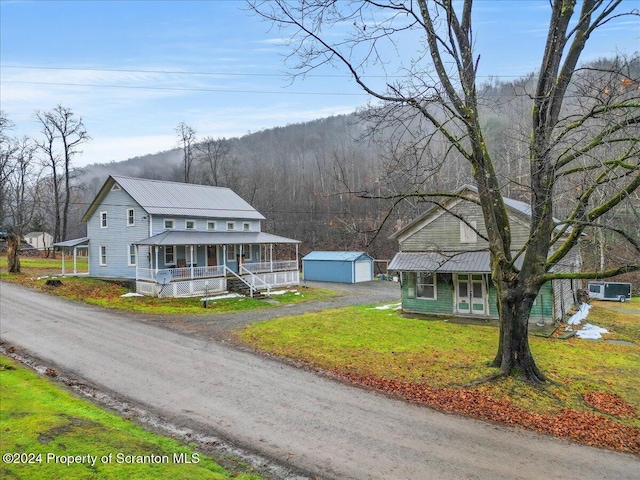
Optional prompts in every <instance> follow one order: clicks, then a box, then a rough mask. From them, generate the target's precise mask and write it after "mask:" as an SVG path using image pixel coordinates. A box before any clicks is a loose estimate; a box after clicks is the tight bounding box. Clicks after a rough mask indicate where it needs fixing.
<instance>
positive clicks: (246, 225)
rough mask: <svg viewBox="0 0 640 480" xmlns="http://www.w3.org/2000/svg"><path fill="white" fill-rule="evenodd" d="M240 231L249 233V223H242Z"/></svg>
mask: <svg viewBox="0 0 640 480" xmlns="http://www.w3.org/2000/svg"><path fill="white" fill-rule="evenodd" d="M242 230H244V231H245V232H250V231H251V223H249V222H244V223H243V224H242Z"/></svg>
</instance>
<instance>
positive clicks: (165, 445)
mask: <svg viewBox="0 0 640 480" xmlns="http://www.w3.org/2000/svg"><path fill="white" fill-rule="evenodd" d="M0 393H1V397H2V402H0V424H1V425H2V427H1V428H2V433H1V434H0V451H1V453H2V454H7V453H14V454H27V455H29V457H25V459H29V460H31V461H32V462H33V463H30V464H29V463H27V464H17V463H7V462H6V461H4V462H2V463H1V464H0V477H1V478H7V479H9V478H17V479H25V480H27V479H28V480H30V479H65V480H66V479H127V480H129V479H140V480H143V479H149V480H155V479H159V478H176V479H188V478H198V479H217V480H222V479H230V478H237V479H241V480H256V479H259V478H260V477H258V476H257V475H253V474H247V473H236V472H228V471H226V470H224V469H223V468H222V467H221V466H220V465H218V464H217V463H215V462H214V461H213V460H211V459H210V458H208V457H206V456H204V455H202V454H198V453H197V452H195V451H194V450H193V449H192V448H190V447H189V446H185V445H183V444H181V443H179V442H178V441H176V440H173V439H170V438H166V437H162V436H159V435H156V434H152V433H150V432H147V431H146V430H144V429H142V428H141V427H139V426H137V425H135V424H134V423H132V422H131V421H128V420H125V419H123V418H120V417H118V416H116V415H114V414H112V413H109V412H107V411H105V410H102V409H100V408H98V407H96V406H95V405H93V404H91V403H89V402H87V401H85V400H81V399H79V398H76V397H75V396H73V395H71V394H70V393H69V392H67V391H65V390H62V389H61V388H60V387H58V386H57V385H55V384H53V383H52V382H50V381H48V380H47V379H45V378H41V377H39V376H38V375H36V374H35V373H33V372H31V371H29V370H27V369H25V368H23V367H20V366H17V365H16V364H15V363H14V362H13V361H11V360H9V359H7V358H6V357H0ZM118 454H122V455H129V456H145V455H146V456H151V455H153V456H157V457H156V458H165V456H166V458H168V459H169V463H168V464H164V463H155V464H151V463H149V462H147V463H141V464H138V463H126V462H125V458H124V457H123V458H122V459H121V460H122V461H121V462H119V461H118ZM174 454H176V455H178V456H179V455H182V456H183V458H187V459H190V460H192V461H195V458H196V457H195V456H194V455H197V458H198V463H191V464H185V463H181V464H179V463H176V462H175V460H174ZM76 455H80V456H82V455H85V456H86V455H93V456H95V457H97V460H96V462H95V465H93V466H92V465H90V464H88V463H84V464H72V465H65V464H64V463H57V462H56V460H58V461H60V460H61V459H62V458H64V457H72V456H76ZM109 455H110V457H109ZM103 457H104V458H103ZM3 458H4V457H3ZM109 458H110V459H109Z"/></svg>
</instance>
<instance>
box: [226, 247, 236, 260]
mask: <svg viewBox="0 0 640 480" xmlns="http://www.w3.org/2000/svg"><path fill="white" fill-rule="evenodd" d="M235 261H236V246H235V245H227V262H235Z"/></svg>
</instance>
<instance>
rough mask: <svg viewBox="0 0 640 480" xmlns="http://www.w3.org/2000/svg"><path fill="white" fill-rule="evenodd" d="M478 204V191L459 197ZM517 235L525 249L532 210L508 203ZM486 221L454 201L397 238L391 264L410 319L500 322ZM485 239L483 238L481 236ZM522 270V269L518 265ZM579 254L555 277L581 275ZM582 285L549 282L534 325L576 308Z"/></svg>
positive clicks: (476, 209)
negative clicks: (416, 315)
mask: <svg viewBox="0 0 640 480" xmlns="http://www.w3.org/2000/svg"><path fill="white" fill-rule="evenodd" d="M456 193H458V194H460V195H462V196H464V197H465V198H469V199H474V197H475V198H477V195H478V193H477V189H476V188H475V187H472V186H468V185H466V186H464V187H462V188H461V189H459V190H458V192H456ZM504 201H505V205H506V207H507V210H508V213H509V219H510V223H511V230H512V245H513V248H514V249H515V250H518V249H519V248H520V247H522V246H523V245H524V244H525V242H526V239H527V238H528V236H529V223H530V216H531V208H530V206H529V205H528V204H526V203H524V202H521V201H518V200H513V199H509V198H505V199H504ZM485 233H486V229H485V227H484V217H483V215H482V210H481V208H480V206H479V205H478V204H477V203H475V202H472V201H467V200H464V199H462V198H457V197H455V198H450V199H448V200H446V201H444V202H443V203H442V204H440V205H439V206H434V207H432V208H430V209H429V210H427V211H426V212H425V213H423V214H422V215H420V216H419V217H418V218H416V219H415V220H413V221H412V222H411V223H409V224H408V225H406V226H405V227H404V228H402V229H400V230H398V231H397V232H396V233H394V234H393V235H392V236H391V238H392V239H396V240H397V241H398V243H399V247H400V251H399V252H398V253H397V254H396V255H395V257H394V258H393V260H392V261H391V263H390V264H389V270H392V271H395V272H398V273H399V276H400V279H401V285H402V310H403V311H404V312H407V313H420V314H430V315H433V314H436V315H438V314H439V315H449V316H450V315H454V316H463V317H471V318H478V319H481V318H484V319H497V318H498V308H497V297H496V290H495V287H494V286H493V282H492V281H491V268H490V258H489V250H488V243H487V241H486V240H484V239H483V238H482V236H486V235H485ZM478 234H480V235H478ZM516 266H519V265H518V264H517V263H516ZM580 267H581V259H580V253H579V249H578V248H577V247H576V248H574V249H573V250H572V251H571V252H570V253H569V254H568V255H567V256H566V257H565V259H564V260H563V262H562V265H558V266H556V268H555V269H554V271H579V270H580ZM578 288H580V284H579V282H578V281H575V280H569V279H563V280H555V281H553V282H548V283H547V284H545V285H544V286H543V288H542V289H541V290H540V293H539V295H538V297H537V298H536V300H535V303H534V306H533V309H532V311H531V318H530V322H531V323H539V324H541V323H545V324H551V323H553V322H554V321H556V320H560V319H562V318H563V317H564V316H565V314H566V313H567V312H568V310H569V309H570V308H571V307H572V306H573V305H574V304H575V298H576V294H577V289H578Z"/></svg>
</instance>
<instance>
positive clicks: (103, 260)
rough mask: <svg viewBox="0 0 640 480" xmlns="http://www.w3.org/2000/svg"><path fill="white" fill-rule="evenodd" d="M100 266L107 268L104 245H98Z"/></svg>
mask: <svg viewBox="0 0 640 480" xmlns="http://www.w3.org/2000/svg"><path fill="white" fill-rule="evenodd" d="M100 266H101V267H106V266H107V247H106V246H105V245H100Z"/></svg>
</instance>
